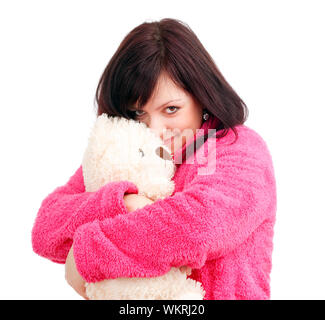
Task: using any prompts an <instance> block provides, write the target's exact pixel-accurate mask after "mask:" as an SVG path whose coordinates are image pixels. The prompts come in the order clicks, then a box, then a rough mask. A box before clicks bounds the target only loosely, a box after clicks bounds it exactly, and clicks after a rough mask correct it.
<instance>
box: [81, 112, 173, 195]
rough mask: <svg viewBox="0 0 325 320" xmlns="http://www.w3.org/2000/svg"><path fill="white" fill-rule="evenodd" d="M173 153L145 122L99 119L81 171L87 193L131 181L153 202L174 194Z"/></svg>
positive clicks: (104, 116) (102, 116)
mask: <svg viewBox="0 0 325 320" xmlns="http://www.w3.org/2000/svg"><path fill="white" fill-rule="evenodd" d="M170 154H171V153H170V150H169V149H168V148H167V146H165V145H164V144H163V141H162V139H161V138H160V137H158V136H157V135H156V134H155V133H154V132H153V131H152V130H150V128H148V127H147V126H146V125H145V124H144V123H141V122H138V121H135V120H132V119H131V120H127V119H125V118H121V117H108V116H107V115H106V114H102V115H101V116H99V117H97V119H96V121H95V125H94V127H93V128H92V130H91V133H90V136H89V140H88V146H87V148H86V150H85V153H84V157H83V162H82V169H83V176H84V183H85V188H86V191H90V192H92V191H97V190H98V189H99V188H100V187H102V186H104V185H105V184H106V183H108V182H113V181H125V180H127V181H130V182H133V183H134V184H135V185H136V186H137V188H138V194H139V195H145V196H146V197H148V198H150V199H152V200H153V201H155V200H157V199H163V198H165V197H167V196H169V195H171V194H172V193H173V191H174V187H175V185H174V181H172V178H173V176H174V173H175V165H174V162H173V161H172V158H171V155H170Z"/></svg>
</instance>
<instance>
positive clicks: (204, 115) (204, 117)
mask: <svg viewBox="0 0 325 320" xmlns="http://www.w3.org/2000/svg"><path fill="white" fill-rule="evenodd" d="M208 119H209V114H208V113H207V112H204V113H203V120H204V121H207V120H208Z"/></svg>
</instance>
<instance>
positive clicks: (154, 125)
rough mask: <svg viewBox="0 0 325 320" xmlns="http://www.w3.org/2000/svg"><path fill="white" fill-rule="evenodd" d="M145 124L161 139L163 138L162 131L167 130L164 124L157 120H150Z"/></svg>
mask: <svg viewBox="0 0 325 320" xmlns="http://www.w3.org/2000/svg"><path fill="white" fill-rule="evenodd" d="M147 126H148V127H149V128H150V129H151V130H152V131H153V132H154V133H155V134H156V135H157V136H158V137H160V138H161V139H162V138H163V135H164V132H166V130H167V128H166V127H165V125H164V124H163V123H161V121H159V120H158V121H157V120H150V121H149V123H148V124H147Z"/></svg>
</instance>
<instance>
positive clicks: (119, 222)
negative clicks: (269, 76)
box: [32, 19, 276, 300]
mask: <svg viewBox="0 0 325 320" xmlns="http://www.w3.org/2000/svg"><path fill="white" fill-rule="evenodd" d="M96 101H97V105H98V110H97V115H100V114H102V113H107V114H108V115H109V116H120V117H125V118H127V119H135V120H138V121H141V122H144V123H145V124H146V125H147V126H148V127H149V128H151V129H152V130H154V131H155V132H156V133H157V134H159V135H160V136H161V137H162V139H163V140H164V142H165V143H166V145H168V146H169V147H170V148H171V150H172V153H173V159H174V161H175V164H176V168H177V169H176V172H175V175H174V178H173V180H174V182H175V192H174V193H173V195H172V196H170V197H167V198H166V199H162V200H158V201H156V202H154V203H153V202H152V201H151V200H150V199H147V198H146V197H142V196H139V195H137V191H138V190H137V187H136V186H135V185H134V184H133V183H131V182H128V181H121V182H113V183H108V184H106V185H105V186H103V187H102V188H101V189H99V190H98V191H97V192H85V187H84V182H83V176H82V167H81V166H80V167H79V168H78V170H77V171H76V172H75V174H74V175H73V176H71V178H70V179H69V181H68V182H67V183H66V184H65V185H63V186H61V187H58V188H57V189H55V190H54V191H53V192H52V193H50V194H49V195H48V196H47V197H46V198H45V199H44V200H43V202H42V204H41V207H40V209H39V211H38V214H37V217H36V220H35V224H34V228H33V231H32V243H33V249H34V251H35V252H36V253H38V254H39V255H42V256H44V257H46V258H48V259H51V260H52V261H55V262H58V263H65V264H66V279H67V281H68V283H69V284H70V285H71V286H72V287H73V288H74V289H75V290H76V291H77V292H78V293H79V294H80V295H82V296H84V297H85V288H84V283H85V281H87V282H95V281H101V280H104V279H110V278H117V277H156V276H161V275H163V274H164V273H166V272H168V271H169V269H170V268H171V267H183V266H188V267H190V268H192V273H191V274H190V275H189V277H190V278H192V279H195V280H198V281H200V282H201V283H202V285H203V287H204V289H205V292H206V294H205V297H204V299H205V300H214V299H269V298H270V272H271V265H272V262H271V261H272V249H273V227H274V223H275V213H276V183H275V177H274V170H273V164H272V159H271V155H270V153H269V150H268V148H267V145H266V143H265V142H264V140H263V139H262V138H261V137H260V136H259V135H258V134H257V133H256V132H255V131H254V130H252V129H250V128H248V127H247V126H245V125H244V122H245V121H246V117H247V108H246V105H245V104H244V102H243V101H242V100H241V99H240V97H239V96H238V95H237V94H236V92H235V91H234V90H233V89H232V87H231V86H230V85H229V84H228V83H227V81H226V80H225V78H224V77H223V76H222V74H221V73H220V71H219V70H218V68H217V67H216V65H215V63H214V62H213V59H212V58H211V57H210V55H209V54H208V53H207V51H206V50H205V49H204V47H203V45H202V44H201V42H200V41H199V39H198V38H197V37H196V36H195V34H194V33H193V31H192V30H191V29H190V28H189V27H188V26H187V25H185V24H184V23H182V22H181V21H178V20H174V19H163V20H161V21H159V22H151V23H143V24H141V25H139V26H138V27H136V28H135V29H134V30H132V31H131V32H130V33H129V34H128V35H127V36H126V38H125V39H124V40H123V41H122V43H121V44H120V46H119V48H118V50H117V51H116V53H115V54H114V56H113V57H112V59H111V60H110V62H109V64H108V65H107V67H106V69H105V70H104V72H103V74H102V77H101V79H100V82H99V84H98V87H97V92H96ZM199 142H200V143H199ZM211 146H212V147H211ZM190 159H191V161H189V160H190Z"/></svg>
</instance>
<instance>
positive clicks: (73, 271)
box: [65, 246, 88, 300]
mask: <svg viewBox="0 0 325 320" xmlns="http://www.w3.org/2000/svg"><path fill="white" fill-rule="evenodd" d="M65 279H66V280H67V282H68V283H69V285H70V286H71V287H72V288H73V289H74V290H75V291H76V292H77V293H79V294H80V295H81V296H82V297H83V298H85V299H86V300H88V297H87V296H86V287H85V284H86V281H85V280H84V279H83V278H82V277H81V275H80V273H79V272H78V270H77V267H76V262H75V260H74V256H73V246H72V247H71V249H70V251H69V253H68V256H67V259H66V261H65Z"/></svg>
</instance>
